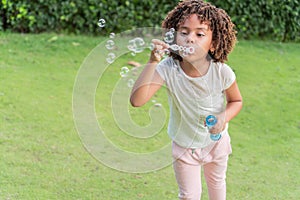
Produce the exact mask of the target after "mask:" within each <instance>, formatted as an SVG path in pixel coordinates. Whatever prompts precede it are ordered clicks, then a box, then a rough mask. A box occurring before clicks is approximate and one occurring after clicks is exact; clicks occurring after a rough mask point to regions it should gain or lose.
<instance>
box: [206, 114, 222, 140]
mask: <svg viewBox="0 0 300 200" xmlns="http://www.w3.org/2000/svg"><path fill="white" fill-rule="evenodd" d="M217 121H218V120H217V118H216V117H215V116H214V115H208V116H207V117H206V120H205V122H206V126H207V127H208V129H210V128H212V127H213V126H214V125H215V124H216V123H217ZM220 138H221V134H220V133H217V134H212V133H211V134H210V139H212V140H213V141H218V140H219V139H220Z"/></svg>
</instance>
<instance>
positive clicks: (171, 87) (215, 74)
mask: <svg viewBox="0 0 300 200" xmlns="http://www.w3.org/2000/svg"><path fill="white" fill-rule="evenodd" d="M156 70H157V72H158V73H159V75H160V76H161V78H162V79H163V80H164V81H165V84H166V87H167V91H168V98H169V106H170V119H169V124H168V134H169V136H170V137H171V139H172V140H173V141H174V142H176V143H177V144H178V145H180V146H182V147H185V148H204V147H206V146H208V145H210V144H212V143H214V141H212V140H211V139H210V135H209V134H210V133H209V132H208V129H207V128H206V127H205V126H204V120H205V117H206V116H208V115H214V114H218V113H220V112H222V111H224V109H225V107H226V102H225V94H224V91H225V90H226V89H227V88H229V87H230V86H231V84H232V83H233V82H234V81H235V78H236V77H235V74H234V72H233V71H232V69H231V68H230V67H229V66H228V65H226V64H224V63H218V62H217V63H215V62H213V61H211V63H210V66H209V69H208V72H207V73H206V74H205V75H204V76H201V77H195V78H194V77H190V76H188V75H187V74H185V72H184V71H183V70H182V69H181V67H180V64H179V61H178V60H174V59H173V58H171V57H168V58H165V59H164V60H162V61H161V62H160V63H159V64H158V66H157V68H156ZM227 128H228V126H226V128H225V130H224V131H223V132H222V133H221V134H223V133H227Z"/></svg>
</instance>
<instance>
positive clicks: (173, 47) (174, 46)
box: [170, 44, 179, 51]
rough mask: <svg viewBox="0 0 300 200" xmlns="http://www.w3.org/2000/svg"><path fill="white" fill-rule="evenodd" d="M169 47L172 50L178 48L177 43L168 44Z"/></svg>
mask: <svg viewBox="0 0 300 200" xmlns="http://www.w3.org/2000/svg"><path fill="white" fill-rule="evenodd" d="M170 48H171V49H172V50H173V51H178V50H179V46H178V45H177V44H172V45H171V46H170Z"/></svg>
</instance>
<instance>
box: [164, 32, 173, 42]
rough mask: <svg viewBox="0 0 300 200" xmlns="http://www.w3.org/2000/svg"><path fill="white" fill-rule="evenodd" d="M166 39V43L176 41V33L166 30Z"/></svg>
mask: <svg viewBox="0 0 300 200" xmlns="http://www.w3.org/2000/svg"><path fill="white" fill-rule="evenodd" d="M164 41H165V42H166V43H172V42H173V41H174V33H173V32H171V31H169V32H166V34H165V37H164Z"/></svg>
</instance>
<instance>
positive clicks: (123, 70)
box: [120, 66, 129, 77]
mask: <svg viewBox="0 0 300 200" xmlns="http://www.w3.org/2000/svg"><path fill="white" fill-rule="evenodd" d="M128 72H129V69H128V67H126V66H124V67H122V68H121V71H120V75H121V77H126V76H127V75H128Z"/></svg>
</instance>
